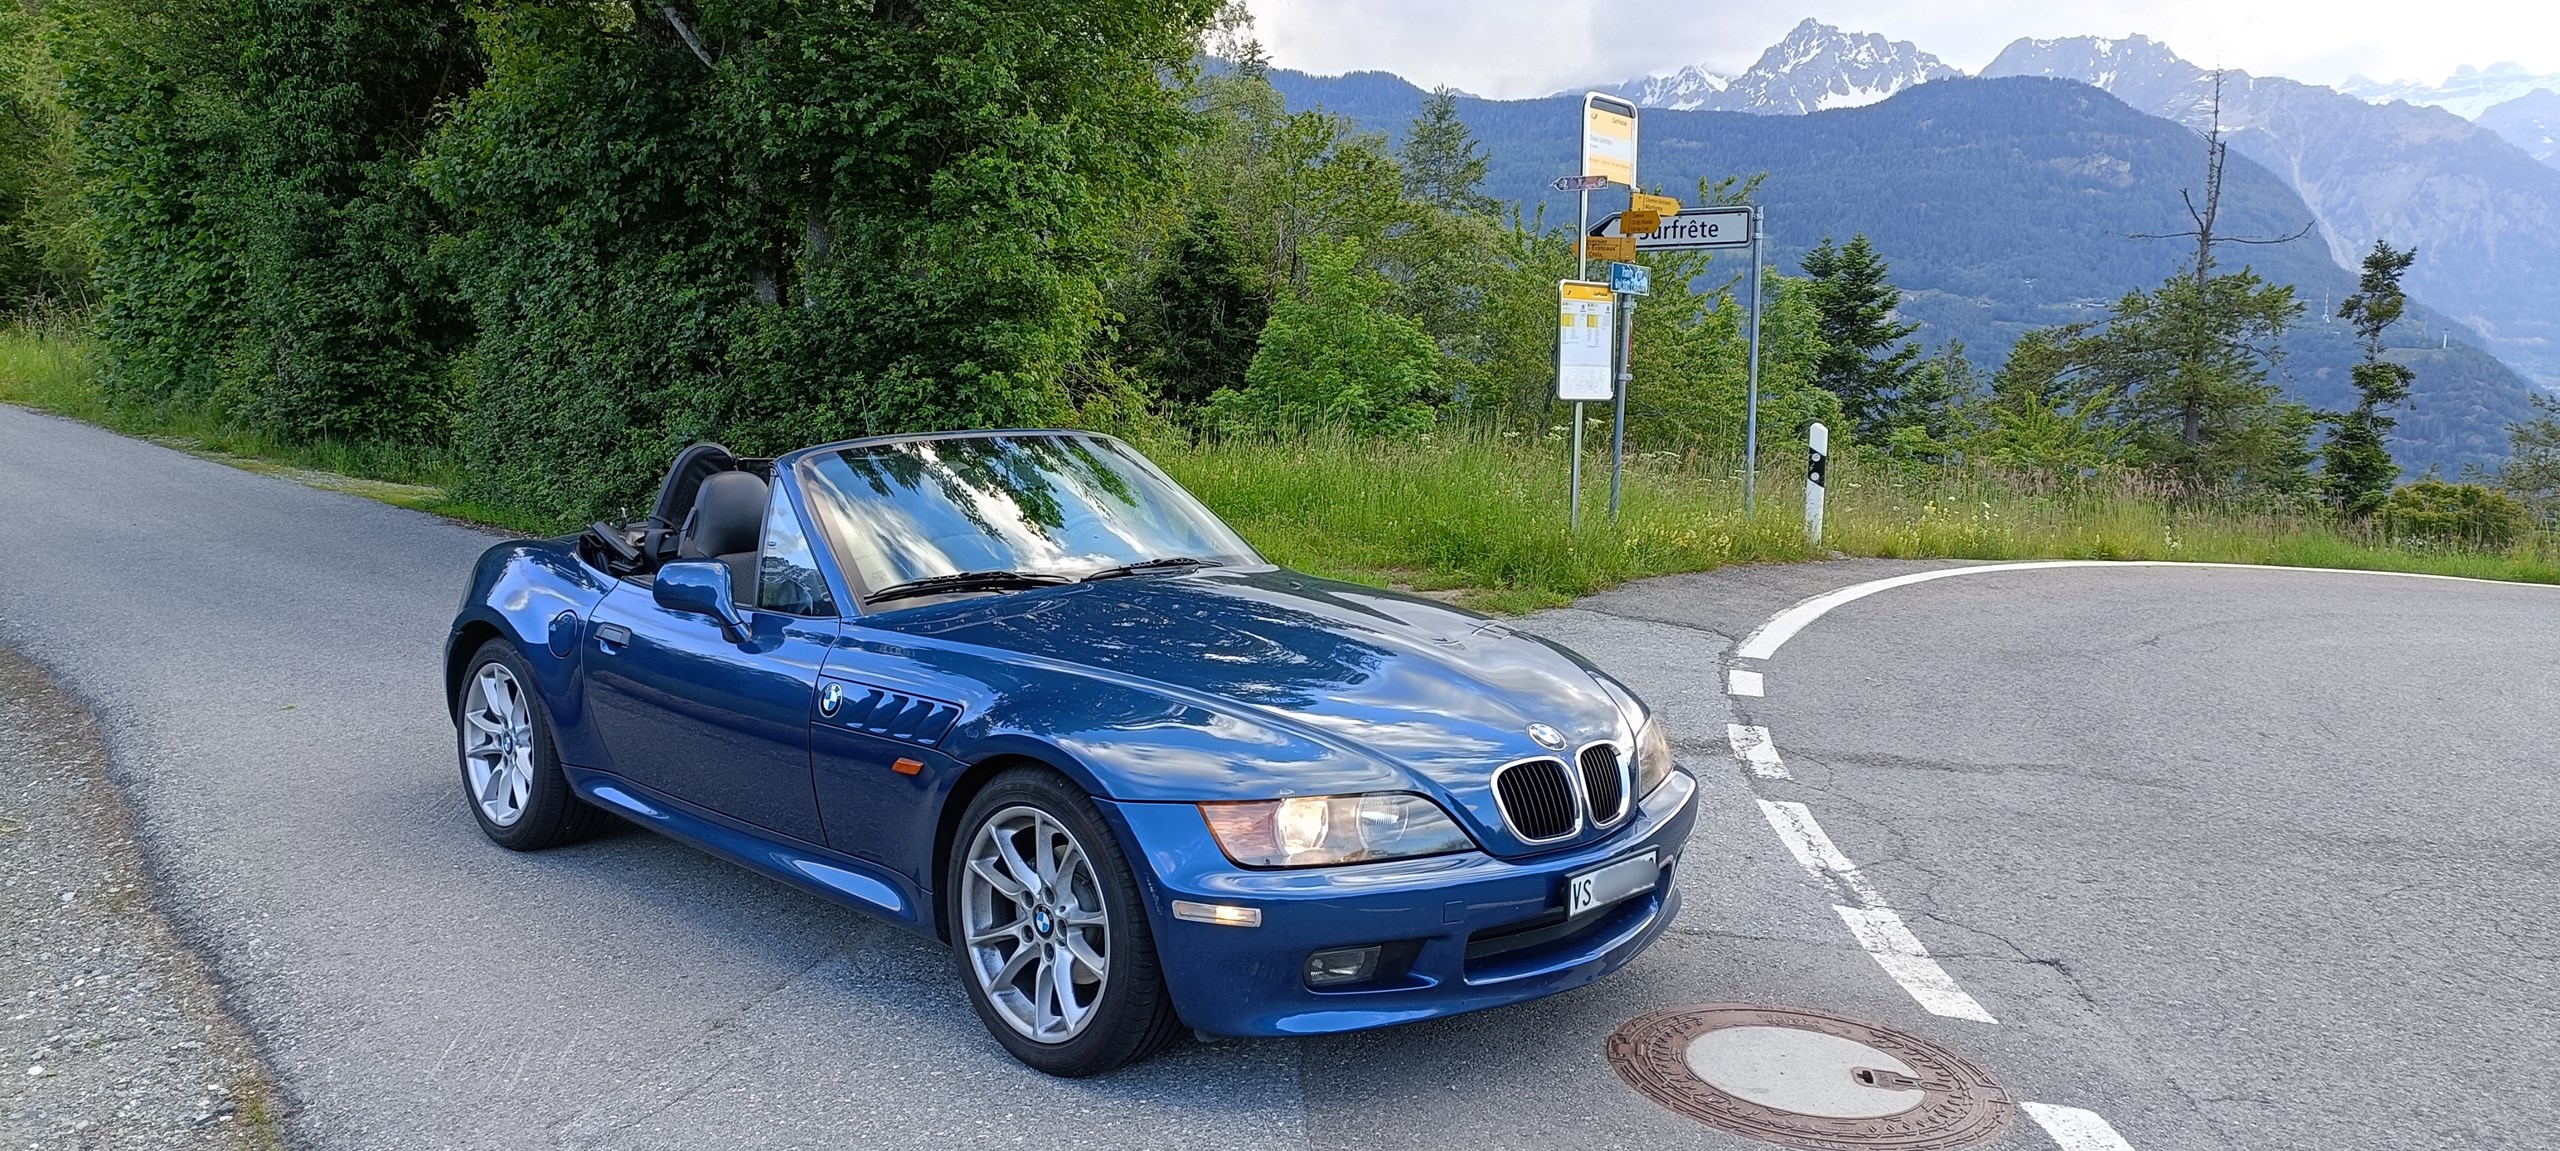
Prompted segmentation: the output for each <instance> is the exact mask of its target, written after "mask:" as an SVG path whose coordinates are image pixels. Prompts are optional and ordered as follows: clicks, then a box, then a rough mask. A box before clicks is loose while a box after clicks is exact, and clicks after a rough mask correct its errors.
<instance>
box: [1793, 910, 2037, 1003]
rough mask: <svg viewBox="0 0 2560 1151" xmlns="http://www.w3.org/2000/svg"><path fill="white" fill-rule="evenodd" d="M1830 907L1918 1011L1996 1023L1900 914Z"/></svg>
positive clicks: (1860, 945) (1859, 945)
mask: <svg viewBox="0 0 2560 1151" xmlns="http://www.w3.org/2000/svg"><path fill="white" fill-rule="evenodd" d="M1831 910H1833V911H1837V912H1839V913H1840V922H1842V923H1846V924H1848V925H1849V934H1851V935H1853V936H1856V937H1857V940H1858V947H1859V949H1860V950H1863V951H1865V952H1866V953H1867V954H1868V955H1869V956H1872V957H1873V958H1874V959H1875V961H1876V966H1878V967H1882V968H1884V973H1885V974H1886V975H1888V976H1891V977H1892V979H1893V981H1894V982H1896V983H1899V984H1901V985H1902V989H1903V990H1904V991H1908V992H1910V993H1911V998H1912V999H1913V1000H1915V1001H1917V1002H1918V1003H1919V1004H1920V1007H1921V1009H1922V1010H1925V1011H1927V1012H1928V1013H1929V1014H1931V1015H1944V1016H1946V1017H1947V1018H1949V1019H1970V1020H1973V1021H1974V1022H1976V1023H1998V1022H2000V1021H1999V1020H1997V1019H1994V1018H1992V1017H1991V1013H1990V1012H1988V1011H1985V1010H1983V1009H1982V1004H1980V1003H1977V1002H1975V1001H1974V998H1973V996H1970V995H1967V994H1965V993H1964V988H1962V987H1959V986H1957V985H1956V977H1955V976H1952V975H1949V974H1947V969H1946V968H1944V967H1940V966H1938V961H1937V960H1935V959H1931V958H1929V949H1928V948H1925V947H1922V946H1920V938H1919V937H1918V936H1916V935H1913V934H1911V929H1910V928H1909V927H1907V926H1904V924H1903V922H1902V917H1901V916H1899V915H1896V914H1894V913H1893V909H1892V908H1890V907H1842V906H1839V905H1838V904H1833V905H1832V908H1831Z"/></svg>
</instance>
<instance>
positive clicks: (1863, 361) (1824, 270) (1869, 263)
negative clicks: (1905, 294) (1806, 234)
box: [1803, 232, 1920, 443]
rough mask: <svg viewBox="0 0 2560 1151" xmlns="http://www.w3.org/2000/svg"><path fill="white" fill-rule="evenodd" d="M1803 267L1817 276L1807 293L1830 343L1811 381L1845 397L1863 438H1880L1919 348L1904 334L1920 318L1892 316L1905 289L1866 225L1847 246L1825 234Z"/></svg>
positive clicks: (1889, 427) (1842, 402) (1887, 428)
mask: <svg viewBox="0 0 2560 1151" xmlns="http://www.w3.org/2000/svg"><path fill="white" fill-rule="evenodd" d="M1803 267H1804V273H1805V275H1807V276H1810V277H1812V278H1813V283H1812V284H1810V285H1809V286H1808V287H1807V288H1806V292H1807V295H1808V296H1809V297H1810V298H1811V300H1812V302H1813V306H1814V308H1815V310H1816V311H1818V312H1819V313H1820V314H1821V317H1822V328H1821V330H1822V340H1823V343H1824V344H1826V345H1828V346H1829V350H1828V351H1827V352H1825V353H1824V354H1823V356H1822V358H1821V360H1819V361H1818V362H1817V364H1816V366H1815V369H1814V382H1816V383H1819V384H1821V385H1822V386H1823V387H1824V388H1827V389H1829V390H1830V391H1831V393H1832V394H1833V395H1836V396H1839V397H1840V409H1841V411H1842V413H1843V414H1845V415H1846V416H1847V417H1848V420H1849V424H1850V427H1851V428H1852V430H1853V431H1854V432H1855V434H1856V435H1857V437H1858V438H1859V439H1861V440H1866V441H1869V442H1873V443H1880V442H1882V441H1883V440H1884V439H1885V438H1886V437H1887V436H1889V435H1890V434H1891V431H1892V427H1893V422H1894V421H1893V409H1894V406H1895V404H1896V403H1897V402H1899V401H1900V399H1901V396H1902V390H1903V387H1904V386H1905V385H1906V384H1907V383H1908V382H1909V381H1910V377H1911V362H1912V361H1913V360H1915V359H1917V358H1919V355H1920V349H1919V348H1918V347H1917V346H1916V345H1913V344H1909V343H1903V342H1902V341H1903V339H1904V337H1907V336H1909V335H1910V334H1911V333H1913V332H1916V331H1918V330H1920V325H1918V324H1912V323H1896V322H1895V321H1894V318H1893V310H1894V308H1895V307H1896V306H1898V305H1900V304H1901V303H1902V289H1900V288H1897V287H1894V286H1893V284H1892V282H1891V281H1889V280H1887V279H1886V278H1885V272H1886V268H1885V262H1884V259H1883V257H1880V256H1878V255H1876V250H1875V246H1874V245H1872V244H1869V243H1868V242H1867V237H1866V234H1865V233H1863V232H1861V233H1859V234H1857V235H1855V236H1852V237H1850V238H1849V242H1848V243H1847V244H1846V245H1835V244H1833V243H1832V242H1831V238H1830V237H1828V236H1826V237H1824V238H1823V240H1822V246H1821V247H1818V248H1815V249H1814V250H1813V251H1811V252H1808V253H1806V254H1805V257H1804V263H1803ZM1897 343H1899V344H1901V346H1900V347H1895V346H1894V345H1896V344H1897Z"/></svg>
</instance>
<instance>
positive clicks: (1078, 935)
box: [943, 769, 1180, 1079]
mask: <svg viewBox="0 0 2560 1151" xmlns="http://www.w3.org/2000/svg"><path fill="white" fill-rule="evenodd" d="M949 874H950V876H951V881H950V882H948V883H946V884H944V885H943V886H944V887H945V888H946V889H947V890H948V891H949V893H950V894H949V896H948V899H949V907H948V908H947V910H948V913H949V914H948V916H947V919H946V922H948V923H949V924H950V925H951V937H952V938H951V946H952V950H953V951H954V952H955V953H956V956H957V958H958V960H959V966H960V976H961V982H962V984H963V985H964V986H966V987H967V988H968V991H969V1002H970V1004H971V1005H972V1006H974V1007H976V1008H977V1011H978V1017H979V1019H981V1020H982V1021H984V1022H985V1023H986V1025H987V1030H988V1031H989V1032H990V1033H992V1034H994V1036H995V1038H996V1042H998V1043H1001V1044H1003V1045H1004V1047H1005V1050H1007V1051H1010V1052H1012V1053H1013V1056H1014V1058H1016V1059H1019V1060H1021V1061H1023V1062H1024V1063H1026V1064H1029V1065H1031V1066H1032V1067H1034V1068H1037V1069H1038V1070H1041V1071H1045V1072H1048V1073H1049V1074H1051V1075H1057V1076H1063V1077H1066V1078H1071V1079H1072V1078H1082V1077H1084V1076H1087V1075H1099V1074H1101V1073H1103V1072H1105V1071H1109V1070H1112V1069H1114V1068H1117V1067H1120V1066H1122V1065H1124V1064H1127V1063H1130V1062H1133V1061H1135V1060H1138V1059H1142V1058H1145V1057H1146V1056H1148V1055H1151V1054H1153V1053H1155V1052H1156V1051H1157V1050H1159V1049H1161V1048H1163V1047H1164V1045H1165V1044H1166V1043H1168V1042H1170V1041H1171V1040H1172V1039H1173V1037H1174V1035H1175V1034H1176V1033H1177V1031H1178V1030H1179V1027H1180V1021H1179V1020H1178V1019H1177V1018H1176V1017H1175V1015H1174V1010H1173V997H1172V995H1171V994H1169V993H1168V992H1167V991H1166V990H1165V986H1164V976H1163V973H1162V971H1161V969H1160V968H1159V967H1158V965H1157V961H1156V949H1155V938H1154V934H1153V933H1152V932H1150V931H1149V930H1148V928H1147V913H1146V908H1145V907H1144V906H1142V905H1141V904H1140V902H1139V900H1140V896H1139V893H1138V885H1137V881H1136V879H1135V877H1134V876H1133V875H1132V873H1131V871H1130V868H1129V861H1128V858H1127V857H1126V856H1125V855H1124V854H1123V853H1122V852H1121V850H1120V843H1119V841H1118V840H1117V839H1115V838H1114V837H1113V836H1112V834H1111V832H1110V829H1109V828H1107V827H1105V826H1104V825H1103V823H1102V817H1101V813H1099V812H1097V811H1096V810H1094V806H1093V801H1092V800H1090V799H1088V798H1086V797H1085V795H1084V793H1083V792H1082V791H1081V790H1079V789H1078V788H1076V787H1075V786H1074V785H1073V784H1071V783H1069V782H1067V780H1065V779H1064V778H1062V777H1060V776H1058V775H1056V774H1054V773H1052V772H1048V771H1042V770H1037V769H1022V770H1016V771H1012V772H1008V773H1006V774H1004V775H1002V776H999V777H997V778H996V780H995V781H994V782H993V783H990V784H988V785H987V787H986V789H985V790H984V791H981V792H979V793H978V795H977V798H976V799H974V800H972V801H971V802H970V804H969V809H968V812H967V814H966V815H964V816H963V817H962V819H961V823H960V834H959V835H957V836H955V837H954V838H953V842H952V856H951V860H950V871H949Z"/></svg>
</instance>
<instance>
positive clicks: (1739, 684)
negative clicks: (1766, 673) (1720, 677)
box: [1724, 668, 1761, 695]
mask: <svg viewBox="0 0 2560 1151" xmlns="http://www.w3.org/2000/svg"><path fill="white" fill-rule="evenodd" d="M1760 688H1761V682H1760V673H1759V672H1756V671H1744V670H1742V669H1741V668H1735V669H1733V670H1732V671H1729V672H1726V673H1725V675H1724V691H1725V694H1726V695H1758V694H1760Z"/></svg>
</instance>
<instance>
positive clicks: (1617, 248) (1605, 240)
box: [1582, 217, 1636, 260]
mask: <svg viewBox="0 0 2560 1151" xmlns="http://www.w3.org/2000/svg"><path fill="white" fill-rule="evenodd" d="M1613 218H1614V217H1613ZM1582 254H1583V255H1586V256H1589V257H1591V258H1592V259H1594V260H1632V259H1635V258H1636V242H1635V240H1634V238H1632V237H1628V236H1590V237H1586V238H1584V239H1583V241H1582Z"/></svg>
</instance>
